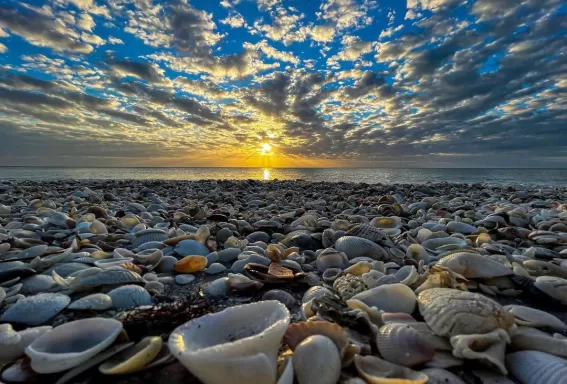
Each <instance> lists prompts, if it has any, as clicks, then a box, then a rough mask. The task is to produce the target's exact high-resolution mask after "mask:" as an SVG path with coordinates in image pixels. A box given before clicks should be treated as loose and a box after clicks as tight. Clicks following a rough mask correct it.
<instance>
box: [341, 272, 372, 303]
mask: <svg viewBox="0 0 567 384" xmlns="http://www.w3.org/2000/svg"><path fill="white" fill-rule="evenodd" d="M367 288H368V287H367V286H366V284H365V283H364V280H362V278H360V277H358V276H354V275H346V276H341V277H339V278H337V279H336V280H335V282H334V283H333V289H334V290H335V291H336V292H337V293H338V294H339V296H340V297H341V299H343V300H348V299H350V298H352V297H353V296H356V295H357V294H361V293H362V292H364V291H366V289H367Z"/></svg>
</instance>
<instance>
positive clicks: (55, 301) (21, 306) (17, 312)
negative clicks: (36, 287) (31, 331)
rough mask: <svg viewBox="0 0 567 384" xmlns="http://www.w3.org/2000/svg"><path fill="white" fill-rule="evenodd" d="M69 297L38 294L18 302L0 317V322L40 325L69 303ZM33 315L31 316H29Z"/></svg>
mask: <svg viewBox="0 0 567 384" xmlns="http://www.w3.org/2000/svg"><path fill="white" fill-rule="evenodd" d="M70 302H71V299H70V298H69V296H66V295H62V294H60V293H40V294H38V295H35V296H30V297H25V298H23V299H20V300H18V301H17V302H16V303H15V304H14V305H12V306H11V307H10V308H8V309H7V310H6V311H5V312H4V313H3V314H2V317H0V321H7V322H14V323H22V324H26V325H41V324H43V323H45V322H46V321H48V320H49V319H51V318H52V317H53V316H55V315H57V314H58V313H59V312H60V311H62V310H63V309H64V308H65V307H66V306H67V305H68V304H69V303H70ZM32 313H33V316H30V314H32Z"/></svg>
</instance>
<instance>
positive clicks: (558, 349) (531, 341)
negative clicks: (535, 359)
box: [512, 326, 567, 358]
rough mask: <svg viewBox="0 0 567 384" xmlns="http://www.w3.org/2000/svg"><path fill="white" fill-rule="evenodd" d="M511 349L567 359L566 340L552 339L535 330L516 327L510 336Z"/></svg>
mask: <svg viewBox="0 0 567 384" xmlns="http://www.w3.org/2000/svg"><path fill="white" fill-rule="evenodd" d="M512 347H514V349H515V350H517V351H524V350H533V351H541V352H545V353H549V354H552V355H555V356H559V357H563V358H567V340H565V339H560V338H557V337H553V336H551V335H549V334H547V333H545V332H543V331H540V330H539V329H535V328H530V327H522V326H520V327H518V329H517V330H515V331H514V332H513V334H512Z"/></svg>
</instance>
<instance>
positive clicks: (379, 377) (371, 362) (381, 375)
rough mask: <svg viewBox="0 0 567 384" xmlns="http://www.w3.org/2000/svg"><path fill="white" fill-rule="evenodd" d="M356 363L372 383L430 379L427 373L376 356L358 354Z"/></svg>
mask: <svg viewBox="0 0 567 384" xmlns="http://www.w3.org/2000/svg"><path fill="white" fill-rule="evenodd" d="M354 365H355V367H356V370H357V371H358V374H359V375H360V376H362V377H363V378H364V380H366V382H367V383H370V384H386V383H392V384H395V383H400V384H401V383H403V384H424V383H426V382H427V380H428V377H427V375H426V374H425V373H422V372H417V371H414V370H412V369H409V368H406V367H402V366H401V365H397V364H393V363H390V362H388V361H385V360H382V359H380V358H379V357H376V356H361V355H356V356H354Z"/></svg>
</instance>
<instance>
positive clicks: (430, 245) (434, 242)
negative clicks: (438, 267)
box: [421, 237, 468, 251]
mask: <svg viewBox="0 0 567 384" xmlns="http://www.w3.org/2000/svg"><path fill="white" fill-rule="evenodd" d="M421 245H422V246H423V248H425V249H426V250H427V249H430V250H432V251H435V250H438V248H441V247H445V246H451V247H456V248H462V247H466V246H467V245H468V243H467V241H466V240H463V239H461V238H459V237H439V238H435V239H428V240H425V241H424V242H422V243H421ZM441 249H442V248H441Z"/></svg>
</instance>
